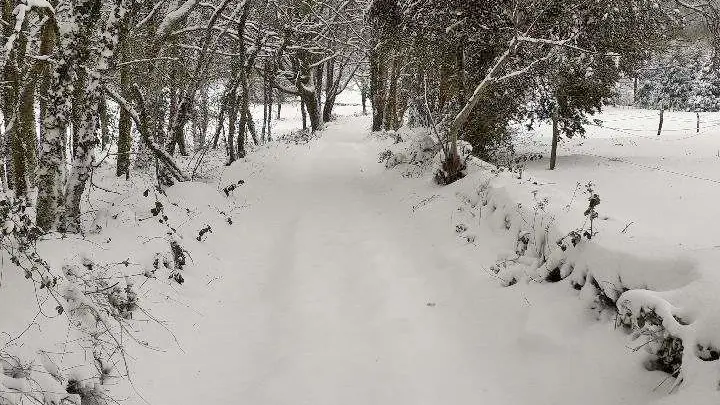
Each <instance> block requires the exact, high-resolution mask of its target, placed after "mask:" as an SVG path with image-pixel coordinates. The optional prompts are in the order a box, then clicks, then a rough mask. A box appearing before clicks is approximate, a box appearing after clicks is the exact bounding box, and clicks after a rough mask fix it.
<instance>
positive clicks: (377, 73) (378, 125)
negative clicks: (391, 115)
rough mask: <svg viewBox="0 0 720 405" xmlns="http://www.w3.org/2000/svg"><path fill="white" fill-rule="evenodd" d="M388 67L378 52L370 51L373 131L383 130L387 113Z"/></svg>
mask: <svg viewBox="0 0 720 405" xmlns="http://www.w3.org/2000/svg"><path fill="white" fill-rule="evenodd" d="M385 75H386V67H385V66H384V63H383V61H382V60H381V57H380V54H379V52H378V51H377V50H371V51H370V100H371V102H372V109H373V121H372V130H373V131H380V130H382V126H383V122H384V113H385Z"/></svg>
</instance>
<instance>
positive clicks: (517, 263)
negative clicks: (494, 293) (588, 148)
mask: <svg viewBox="0 0 720 405" xmlns="http://www.w3.org/2000/svg"><path fill="white" fill-rule="evenodd" d="M469 167H470V169H469V173H468V175H467V176H466V178H465V179H463V180H462V181H460V182H458V183H456V184H454V185H453V186H452V187H453V188H454V189H453V190H454V192H455V193H456V195H457V196H458V198H459V200H460V203H461V208H459V209H458V213H460V215H464V216H465V217H464V218H463V219H460V224H462V227H458V226H456V227H455V231H456V232H458V234H459V235H460V236H461V237H463V238H467V237H468V236H469V235H470V236H471V235H473V234H474V233H475V230H474V229H473V228H475V227H488V228H490V229H491V230H492V231H493V232H494V233H496V234H498V235H499V236H500V237H504V238H506V242H507V247H508V253H506V254H503V255H501V256H500V257H499V259H498V261H497V263H496V264H495V265H494V266H492V268H491V269H490V270H492V272H493V273H494V274H495V276H496V278H497V279H498V280H500V283H501V284H503V285H505V286H512V285H516V284H518V283H558V282H561V283H567V284H568V287H570V288H573V289H575V290H577V291H578V297H579V298H580V300H581V301H582V302H583V303H584V305H585V306H586V308H587V309H588V313H589V314H590V315H591V316H594V317H596V318H597V319H599V320H604V321H607V322H615V324H616V325H617V326H618V327H621V328H622V329H624V330H626V331H628V333H630V336H631V339H633V341H634V342H635V343H634V344H633V346H634V347H633V348H634V349H635V350H640V349H642V350H643V351H645V352H646V353H647V358H646V361H645V367H646V368H647V369H650V370H661V371H664V372H667V373H668V374H670V376H672V377H675V378H676V380H675V387H680V390H681V391H682V392H685V391H693V392H694V390H716V389H717V387H718V386H719V385H720V310H719V309H720V298H718V297H717V293H716V292H717V289H718V288H720V285H719V284H718V282H717V281H715V280H714V279H713V278H708V277H705V276H704V274H706V273H707V272H705V271H703V270H702V268H703V267H707V266H715V263H716V261H714V260H700V259H701V258H698V257H689V256H688V255H687V253H685V252H683V251H681V250H680V249H678V248H676V247H673V246H667V245H665V244H664V243H663V242H662V241H661V240H650V239H643V240H638V239H635V238H633V237H630V236H628V235H626V234H625V233H624V232H622V230H623V227H624V226H625V225H624V224H626V222H624V221H621V220H617V219H614V218H612V217H608V216H606V215H604V214H605V212H604V211H603V210H601V208H602V205H600V197H599V195H598V194H599V193H598V191H597V190H595V189H594V188H593V187H592V185H591V184H590V185H587V186H585V193H584V194H585V198H580V197H578V196H577V194H578V190H582V189H583V187H582V185H580V184H578V187H577V190H576V192H575V193H573V196H572V197H565V196H564V195H563V193H562V192H561V191H560V190H556V189H555V187H554V186H551V185H539V184H538V182H537V181H534V180H532V179H521V178H518V177H517V176H516V175H515V174H514V173H511V172H509V171H506V170H502V169H498V168H497V167H494V166H492V165H490V164H487V163H485V162H482V161H478V160H473V164H471V165H469ZM456 219H457V218H456ZM456 224H457V222H456ZM710 259H712V257H711V258H710Z"/></svg>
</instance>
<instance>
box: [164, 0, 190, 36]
mask: <svg viewBox="0 0 720 405" xmlns="http://www.w3.org/2000/svg"><path fill="white" fill-rule="evenodd" d="M197 4H198V0H186V1H185V2H184V3H182V4H181V5H180V6H178V7H177V8H176V9H175V10H172V11H170V12H168V13H167V14H166V15H165V17H164V18H163V20H162V21H161V22H160V25H159V26H158V29H157V31H156V33H155V41H162V40H164V39H165V38H167V37H168V36H169V35H170V33H171V32H172V29H173V27H175V26H176V25H177V24H178V23H179V22H180V20H182V19H184V18H185V17H187V16H188V14H190V11H192V9H193V7H195V5H197Z"/></svg>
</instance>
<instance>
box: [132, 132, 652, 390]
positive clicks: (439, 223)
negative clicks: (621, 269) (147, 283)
mask: <svg viewBox="0 0 720 405" xmlns="http://www.w3.org/2000/svg"><path fill="white" fill-rule="evenodd" d="M368 125H369V121H368V119H367V118H359V119H358V118H353V119H345V120H343V121H341V122H340V123H337V124H331V125H329V126H328V128H327V129H326V130H325V131H324V133H323V137H322V138H321V139H319V140H316V141H313V142H311V143H310V144H309V145H302V146H287V147H269V148H263V149H260V150H258V151H255V153H253V154H251V155H249V157H248V159H247V161H246V162H241V163H239V164H237V165H234V166H233V167H232V168H231V169H230V170H228V171H226V172H225V173H224V174H223V177H222V180H220V184H231V183H233V182H235V181H237V180H238V179H245V180H246V183H245V184H244V185H243V188H242V189H241V193H239V194H234V196H235V198H236V199H237V201H236V202H235V205H239V206H240V205H241V206H244V207H245V208H244V209H241V210H239V211H238V212H237V214H236V215H235V216H234V223H235V224H236V225H234V226H233V228H227V229H220V230H217V231H215V230H214V232H213V235H212V236H211V237H210V239H208V244H209V245H211V246H209V248H211V249H212V250H213V252H214V253H213V254H214V255H218V256H219V255H220V254H222V261H223V262H225V264H224V265H223V266H221V267H223V268H222V269H218V271H217V273H212V274H208V275H206V276H204V278H206V279H207V280H208V282H205V281H204V280H196V281H193V282H188V283H186V286H185V287H183V288H185V289H187V290H186V291H184V292H185V293H186V294H187V298H186V300H185V301H190V300H192V304H191V307H188V308H187V309H185V310H184V311H182V312H180V313H177V312H175V313H174V314H173V315H174V318H170V317H168V318H165V319H168V321H169V324H170V325H173V327H172V329H173V331H174V332H175V333H176V334H177V336H179V337H181V338H180V344H181V345H182V351H181V350H180V349H178V348H176V347H174V345H170V344H169V345H168V352H166V353H162V352H153V353H148V354H147V355H144V356H143V358H142V359H139V361H138V362H137V364H136V367H135V368H136V370H138V374H136V377H135V378H136V384H137V385H138V388H139V389H140V391H141V392H143V393H144V394H146V399H147V400H148V401H150V402H151V403H153V402H160V401H162V402H172V403H179V404H184V403H187V404H191V403H198V402H203V403H206V402H207V403H229V402H237V401H241V402H248V403H254V404H295V403H312V404H337V403H348V404H355V403H357V404H367V403H377V404H385V403H418V404H440V403H473V402H484V403H485V402H486V403H507V404H513V403H528V401H529V400H530V399H531V398H532V400H533V403H538V404H552V403H568V404H570V403H579V402H582V403H589V404H593V403H596V404H606V403H627V404H640V403H649V401H650V400H652V399H653V398H661V397H662V396H663V393H662V392H653V390H652V388H653V387H655V386H656V385H657V384H658V382H659V381H661V379H662V378H664V377H663V376H662V374H661V373H649V372H646V371H644V370H643V369H642V368H641V367H640V365H639V363H637V362H633V361H632V360H629V359H628V358H629V357H630V358H631V357H633V356H634V354H633V353H629V351H628V350H627V349H625V348H624V343H623V337H622V335H620V334H617V333H616V332H615V331H613V330H612V329H611V328H610V327H609V326H608V325H606V324H599V323H596V322H594V320H592V319H591V318H589V317H588V316H587V315H586V314H585V313H584V310H583V308H582V306H581V305H576V304H575V301H576V298H575V296H574V294H573V293H572V291H571V290H569V289H566V288H559V286H558V287H555V288H551V289H548V288H546V287H545V286H527V287H526V288H523V289H514V290H507V289H503V288H501V287H499V286H498V284H497V283H496V281H495V279H494V277H493V276H492V275H490V274H489V273H488V272H485V271H482V267H483V266H486V265H489V264H490V263H492V262H494V260H495V258H496V250H495V249H496V248H499V245H500V242H501V241H500V240H499V239H498V238H493V237H492V236H491V235H490V234H485V235H479V236H480V237H481V238H482V237H484V239H483V240H484V241H485V242H483V243H486V246H485V247H484V248H481V249H478V248H477V247H475V246H473V245H468V244H466V243H463V242H461V241H458V240H457V239H456V238H455V237H454V236H453V233H452V228H451V224H452V222H450V220H451V215H452V211H453V210H452V207H453V206H454V204H456V198H455V196H454V194H453V193H451V192H450V193H445V192H444V191H443V190H440V189H436V188H435V187H434V186H432V185H430V184H429V183H428V182H427V181H425V180H424V179H421V180H418V179H410V180H407V179H404V178H402V177H401V176H400V175H399V173H398V172H396V171H387V170H385V169H384V168H383V166H382V165H379V164H378V163H377V154H378V153H379V152H380V150H381V148H380V146H382V145H379V144H378V143H376V142H375V141H372V140H368V138H367V135H366V130H365V128H367V127H368ZM382 144H384V145H388V144H389V142H387V141H383V142H382ZM427 192H432V193H442V194H444V195H443V196H442V197H441V198H438V199H436V200H434V202H433V206H432V207H429V206H426V207H425V209H424V210H417V211H416V212H415V213H413V210H412V207H413V206H415V205H416V204H417V203H418V200H420V195H419V194H418V193H427ZM430 208H432V210H430ZM453 226H454V225H453ZM494 241H497V242H498V243H495V242H494ZM169 309H170V311H171V312H172V311H177V308H173V306H172V305H170V308H169ZM170 359H172V361H170ZM158 367H159V369H158ZM158 372H159V374H160V375H162V377H161V378H158V377H156V376H157V375H158ZM180 386H181V387H187V388H186V389H183V390H178V389H177V387H180ZM608 387H613V389H612V390H609V389H607V388H608Z"/></svg>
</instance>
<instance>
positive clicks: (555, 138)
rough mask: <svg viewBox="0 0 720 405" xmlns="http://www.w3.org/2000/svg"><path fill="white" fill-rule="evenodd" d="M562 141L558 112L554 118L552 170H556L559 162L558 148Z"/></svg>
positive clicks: (551, 152) (551, 150)
mask: <svg viewBox="0 0 720 405" xmlns="http://www.w3.org/2000/svg"><path fill="white" fill-rule="evenodd" d="M559 140H560V130H559V129H558V117H557V111H556V112H554V113H553V116H552V147H551V149H550V170H555V164H556V162H557V148H558V141H559Z"/></svg>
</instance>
